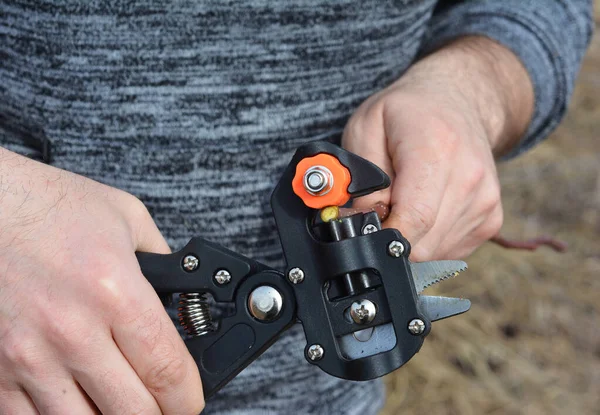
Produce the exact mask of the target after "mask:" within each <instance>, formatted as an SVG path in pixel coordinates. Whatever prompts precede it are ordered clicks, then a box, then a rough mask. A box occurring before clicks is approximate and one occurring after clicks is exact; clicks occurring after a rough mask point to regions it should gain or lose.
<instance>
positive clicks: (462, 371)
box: [383, 0, 600, 415]
mask: <svg viewBox="0 0 600 415" xmlns="http://www.w3.org/2000/svg"><path fill="white" fill-rule="evenodd" d="M595 3H596V28H597V29H596V31H597V33H596V35H595V38H594V39H593V41H592V45H591V47H590V50H589V52H588V55H587V58H586V60H585V63H584V66H583V68H582V71H581V74H580V76H579V81H578V85H577V89H576V92H575V96H574V98H573V101H572V104H571V107H570V110H569V114H568V115H567V117H566V119H565V121H564V123H563V124H562V126H561V127H560V128H559V129H558V130H557V131H556V132H555V133H554V134H553V136H552V137H551V138H550V139H549V140H548V141H547V142H545V143H544V144H542V145H540V146H538V147H537V148H536V149H534V150H533V151H531V152H530V153H528V154H527V155H525V156H523V157H520V158H519V159H516V160H513V161H510V162H508V163H505V164H503V165H502V166H501V167H500V178H501V182H502V185H503V202H504V207H505V225H504V227H503V231H502V233H503V235H504V236H507V237H511V238H518V239H521V238H530V237H534V236H537V235H539V234H551V235H553V236H556V237H558V238H559V239H561V240H564V241H566V242H567V243H568V244H569V251H568V252H567V253H564V254H558V253H555V252H553V251H551V250H550V249H547V248H541V249H539V250H538V251H537V252H533V253H531V252H521V251H518V252H517V251H512V250H505V249H502V248H500V247H498V246H495V245H492V244H486V245H485V246H484V247H482V248H481V249H480V250H479V251H477V252H476V253H475V254H474V255H472V256H471V257H470V258H469V259H468V260H467V262H468V263H469V270H468V271H467V272H466V273H464V274H462V275H461V276H460V277H459V278H457V279H455V280H454V281H452V282H446V283H444V284H440V285H439V286H438V287H437V289H436V290H433V292H436V293H439V294H441V293H443V294H444V295H451V296H464V297H467V298H470V299H471V301H472V302H473V306H472V308H471V311H470V312H469V313H467V314H465V315H463V316H461V317H456V318H453V319H450V320H446V321H444V322H440V323H434V328H433V331H432V333H431V335H430V336H429V338H428V339H427V341H426V342H425V344H424V346H423V348H422V350H421V352H420V353H419V354H418V355H417V356H415V358H414V359H413V360H411V361H410V362H409V363H408V364H407V365H406V366H405V367H404V368H403V369H401V370H399V371H397V372H396V373H393V374H391V375H389V376H388V377H387V378H386V383H387V387H388V402H387V405H386V408H385V409H384V411H383V414H384V415H391V414H403V415H411V414H452V415H454V414H461V415H463V414H464V415H479V414H527V415H529V414H531V415H537V414H600V33H599V32H600V10H599V9H600V0H596V2H595Z"/></svg>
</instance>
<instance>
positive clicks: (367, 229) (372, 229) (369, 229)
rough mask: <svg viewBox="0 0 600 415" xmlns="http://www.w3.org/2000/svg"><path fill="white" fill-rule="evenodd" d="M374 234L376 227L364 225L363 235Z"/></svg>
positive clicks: (370, 224)
mask: <svg viewBox="0 0 600 415" xmlns="http://www.w3.org/2000/svg"><path fill="white" fill-rule="evenodd" d="M374 232H377V226H375V225H373V224H372V223H369V224H367V225H365V227H364V228H363V229H362V234H363V235H368V234H370V233H374Z"/></svg>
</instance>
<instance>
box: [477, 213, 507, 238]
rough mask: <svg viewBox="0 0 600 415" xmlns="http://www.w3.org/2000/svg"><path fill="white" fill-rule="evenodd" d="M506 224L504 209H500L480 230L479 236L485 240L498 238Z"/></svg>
mask: <svg viewBox="0 0 600 415" xmlns="http://www.w3.org/2000/svg"><path fill="white" fill-rule="evenodd" d="M503 222H504V215H503V213H502V209H498V210H497V211H495V212H494V213H493V214H492V215H490V216H489V217H488V219H487V220H486V222H485V223H484V224H483V225H481V227H480V228H479V232H478V234H479V235H478V236H479V237H480V238H481V239H483V240H488V239H490V238H492V237H493V236H496V235H497V234H498V232H499V231H500V228H502V223H503Z"/></svg>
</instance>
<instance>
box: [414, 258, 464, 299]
mask: <svg viewBox="0 0 600 415" xmlns="http://www.w3.org/2000/svg"><path fill="white" fill-rule="evenodd" d="M410 269H411V272H412V276H413V281H414V282H415V289H416V290H417V294H420V293H421V292H422V291H423V290H424V289H425V288H427V287H429V286H431V285H433V284H436V283H438V282H440V281H443V280H445V279H448V278H451V277H455V276H456V275H457V274H458V273H459V272H462V271H464V270H466V269H467V263H466V262H464V261H457V260H447V261H428V262H411V263H410Z"/></svg>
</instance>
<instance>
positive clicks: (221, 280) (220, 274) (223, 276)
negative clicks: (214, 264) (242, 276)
mask: <svg viewBox="0 0 600 415" xmlns="http://www.w3.org/2000/svg"><path fill="white" fill-rule="evenodd" d="M215 281H216V282H217V284H219V285H225V284H227V283H228V282H229V281H231V274H230V273H229V271H227V270H226V269H220V270H218V271H217V272H216V273H215Z"/></svg>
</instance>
